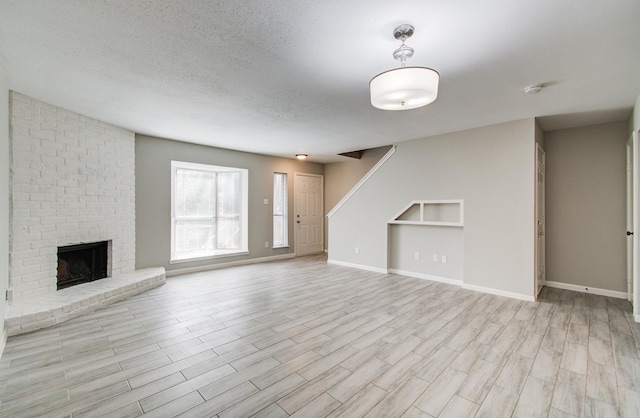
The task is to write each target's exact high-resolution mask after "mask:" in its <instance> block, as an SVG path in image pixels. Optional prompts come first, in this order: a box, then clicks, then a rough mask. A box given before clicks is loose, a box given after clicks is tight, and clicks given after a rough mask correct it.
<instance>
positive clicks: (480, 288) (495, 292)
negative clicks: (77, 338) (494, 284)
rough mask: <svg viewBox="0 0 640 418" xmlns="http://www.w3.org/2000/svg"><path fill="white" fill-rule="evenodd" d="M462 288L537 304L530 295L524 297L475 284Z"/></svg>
mask: <svg viewBox="0 0 640 418" xmlns="http://www.w3.org/2000/svg"><path fill="white" fill-rule="evenodd" d="M462 288H463V289H468V290H475V291H476V292H482V293H488V294H490V295H496V296H504V297H506V298H512V299H519V300H526V301H528V302H535V301H536V298H535V297H533V296H529V295H523V294H522V293H514V292H508V291H506V290H499V289H493V288H490V287H483V286H476V285H473V284H463V285H462Z"/></svg>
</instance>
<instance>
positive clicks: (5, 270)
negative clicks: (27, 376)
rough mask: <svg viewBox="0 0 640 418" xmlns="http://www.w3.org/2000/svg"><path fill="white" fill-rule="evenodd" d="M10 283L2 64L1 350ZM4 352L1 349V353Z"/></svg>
mask: <svg viewBox="0 0 640 418" xmlns="http://www.w3.org/2000/svg"><path fill="white" fill-rule="evenodd" d="M8 284H9V88H8V86H7V83H6V80H5V77H4V71H3V68H2V65H1V64H0V350H2V348H3V347H4V346H3V344H4V339H3V336H4V317H5V312H6V309H7V302H6V301H5V298H4V297H1V296H2V295H4V294H5V292H6V290H7V287H8ZM1 354H2V352H1V351H0V355H1Z"/></svg>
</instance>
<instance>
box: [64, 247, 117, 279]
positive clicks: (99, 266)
mask: <svg viewBox="0 0 640 418" xmlns="http://www.w3.org/2000/svg"><path fill="white" fill-rule="evenodd" d="M108 252H109V241H101V242H92V243H88V244H77V245H67V246H65V247H58V290H60V289H64V288H67V287H71V286H75V285H77V284H81V283H87V282H92V281H94V280H98V279H103V278H105V277H107V275H108V273H109V269H108Z"/></svg>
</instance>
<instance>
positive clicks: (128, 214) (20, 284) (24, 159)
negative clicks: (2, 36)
mask: <svg viewBox="0 0 640 418" xmlns="http://www.w3.org/2000/svg"><path fill="white" fill-rule="evenodd" d="M10 100H11V230H10V242H9V262H10V276H9V277H10V279H9V280H10V281H9V287H10V288H11V289H12V290H13V295H14V301H16V302H18V301H25V300H29V299H32V298H35V297H39V296H43V295H47V294H50V293H54V292H56V274H57V249H58V247H59V246H66V245H72V244H80V243H88V242H97V241H111V245H110V247H111V251H110V252H111V254H109V265H110V267H111V273H112V276H113V277H117V276H119V275H122V274H123V273H130V272H133V271H134V270H135V135H134V133H133V132H131V131H128V130H125V129H122V128H118V127H116V126H113V125H109V124H107V123H104V122H101V121H98V120H94V119H91V118H88V117H85V116H82V115H79V114H77V113H73V112H70V111H68V110H64V109H61V108H58V107H55V106H51V105H48V104H45V103H43V102H40V101H38V100H35V99H32V98H30V97H28V96H25V95H22V94H19V93H15V92H13V93H11V99H10Z"/></svg>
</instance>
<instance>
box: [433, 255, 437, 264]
mask: <svg viewBox="0 0 640 418" xmlns="http://www.w3.org/2000/svg"><path fill="white" fill-rule="evenodd" d="M433 261H434V262H436V263H437V262H438V254H434V255H433Z"/></svg>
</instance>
